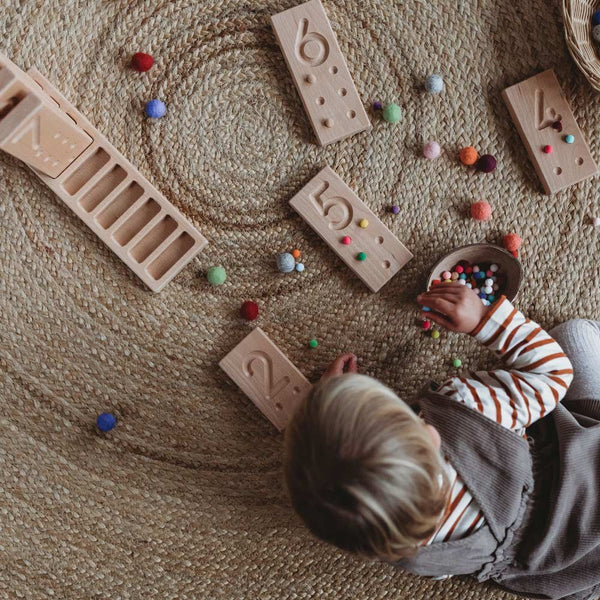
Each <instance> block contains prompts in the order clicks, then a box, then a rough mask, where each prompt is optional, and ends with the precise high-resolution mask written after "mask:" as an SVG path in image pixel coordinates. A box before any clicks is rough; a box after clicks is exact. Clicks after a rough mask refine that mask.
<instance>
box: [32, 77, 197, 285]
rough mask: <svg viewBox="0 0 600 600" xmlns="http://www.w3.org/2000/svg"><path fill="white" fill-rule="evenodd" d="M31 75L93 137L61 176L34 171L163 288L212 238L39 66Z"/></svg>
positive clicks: (129, 262)
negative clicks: (143, 172) (200, 229)
mask: <svg viewBox="0 0 600 600" xmlns="http://www.w3.org/2000/svg"><path fill="white" fill-rule="evenodd" d="M28 74H29V75H30V76H31V77H32V78H33V79H34V80H35V81H36V82H37V83H38V84H39V85H40V86H41V88H42V89H43V91H44V93H45V94H47V95H48V97H50V98H52V100H53V101H54V102H55V103H56V104H57V105H58V106H59V107H60V110H61V111H63V113H64V114H66V115H68V118H69V119H70V120H72V122H74V123H75V124H76V125H77V126H78V127H79V128H80V129H81V130H82V131H83V132H85V133H86V134H87V135H88V136H89V137H90V138H91V139H92V144H91V145H90V146H89V147H88V148H87V149H86V150H85V151H84V152H83V153H82V154H81V155H80V156H79V157H78V158H77V159H76V160H75V161H74V162H73V163H72V164H71V165H70V166H69V167H68V168H67V169H66V170H65V171H64V172H63V173H61V175H60V176H59V177H57V178H54V179H53V178H50V177H48V176H46V175H45V174H43V173H41V172H39V171H37V170H35V169H34V172H35V173H36V174H37V175H38V176H39V177H40V179H41V180H42V181H43V182H44V183H45V184H46V185H48V187H50V188H51V189H52V190H53V191H54V192H55V193H56V194H57V195H58V196H59V197H60V198H61V200H63V202H64V203H65V204H66V205H67V206H68V207H69V208H70V209H71V210H72V211H73V212H74V213H75V214H76V215H77V216H78V217H79V218H80V219H81V220H82V221H83V222H84V223H85V224H86V225H87V226H88V227H89V228H90V229H91V230H92V231H93V232H94V233H95V234H96V235H97V236H98V237H99V238H100V239H101V240H102V241H103V242H104V243H105V244H106V245H107V246H108V247H109V248H110V249H111V250H112V251H113V252H114V253H115V254H116V255H117V256H118V257H119V258H120V259H121V260H122V261H123V262H124V263H125V264H126V265H127V266H128V267H129V268H130V269H131V270H132V271H133V272H134V273H135V274H136V275H137V276H138V277H139V278H140V279H141V280H142V281H143V282H144V283H145V284H146V285H147V286H148V287H149V288H150V289H151V290H152V291H154V292H159V291H160V290H161V289H162V288H163V287H164V286H165V285H166V284H167V283H168V282H169V281H171V280H172V279H173V277H175V275H177V273H179V271H181V269H183V267H185V265H186V264H188V263H189V262H190V261H191V260H192V259H193V258H194V256H196V255H197V254H198V252H200V250H202V248H204V246H205V245H206V244H207V243H208V242H207V240H206V239H205V238H204V237H203V236H202V235H201V234H200V232H199V231H198V230H197V229H196V228H195V227H194V226H193V225H192V224H191V223H190V222H189V221H188V220H187V219H186V218H185V216H184V215H183V214H181V212H180V211H179V210H177V208H175V206H173V204H171V203H170V202H169V201H168V200H167V199H166V198H165V197H164V196H163V194H161V193H160V192H159V191H158V190H157V189H156V188H155V187H154V186H153V185H152V184H151V183H150V182H149V181H148V180H147V179H146V178H145V177H144V176H143V175H142V174H141V173H140V172H139V171H138V170H137V169H136V168H135V167H134V166H133V165H132V164H131V163H130V162H129V161H128V160H127V159H126V158H125V157H124V156H123V155H122V154H121V153H120V152H119V151H118V150H117V149H116V148H115V147H114V146H113V145H112V144H111V143H110V142H109V141H108V140H107V139H106V138H105V137H104V136H103V135H102V134H101V133H100V132H99V131H97V130H96V128H95V127H94V126H93V125H92V124H91V123H90V122H89V121H88V120H87V119H86V118H85V117H84V116H83V115H82V114H81V113H80V112H79V111H78V110H77V109H76V108H75V107H74V106H73V105H72V104H71V103H70V102H68V101H67V100H66V99H65V98H64V97H63V96H62V94H61V93H60V92H59V91H58V90H56V89H55V88H54V87H53V86H52V84H50V83H49V82H48V81H47V80H46V79H45V78H44V77H43V76H42V75H41V74H40V73H39V72H38V71H37V70H36V69H30V70H29V72H28Z"/></svg>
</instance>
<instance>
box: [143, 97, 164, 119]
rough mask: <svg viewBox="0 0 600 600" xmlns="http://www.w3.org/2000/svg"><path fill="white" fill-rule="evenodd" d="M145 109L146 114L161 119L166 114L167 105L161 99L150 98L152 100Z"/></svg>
mask: <svg viewBox="0 0 600 600" xmlns="http://www.w3.org/2000/svg"><path fill="white" fill-rule="evenodd" d="M145 111H146V115H147V116H149V117H150V118H151V119H160V118H161V117H164V116H165V113H166V112H167V107H166V106H165V103H164V102H162V101H161V100H150V102H148V103H147V104H146V108H145Z"/></svg>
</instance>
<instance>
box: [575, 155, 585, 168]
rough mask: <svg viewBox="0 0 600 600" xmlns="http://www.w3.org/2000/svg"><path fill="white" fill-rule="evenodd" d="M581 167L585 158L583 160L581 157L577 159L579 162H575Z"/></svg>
mask: <svg viewBox="0 0 600 600" xmlns="http://www.w3.org/2000/svg"><path fill="white" fill-rule="evenodd" d="M575 162H576V163H577V164H578V165H579V166H581V165H582V164H583V158H581V156H579V157H578V158H577V160H576V161H575Z"/></svg>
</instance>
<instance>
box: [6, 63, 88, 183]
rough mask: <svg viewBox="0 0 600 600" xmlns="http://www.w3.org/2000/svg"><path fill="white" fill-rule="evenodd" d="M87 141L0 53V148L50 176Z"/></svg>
mask: <svg viewBox="0 0 600 600" xmlns="http://www.w3.org/2000/svg"><path fill="white" fill-rule="evenodd" d="M91 143H92V138H91V137H90V136H89V135H87V134H86V133H85V132H84V131H82V130H81V129H80V128H79V127H77V125H76V124H75V123H73V121H72V120H71V119H69V117H68V116H67V115H65V114H64V113H63V112H62V111H61V110H60V109H59V108H58V106H56V104H54V103H53V102H52V101H51V100H50V99H49V98H48V97H47V96H46V95H45V94H44V93H43V92H42V90H40V88H39V86H38V85H37V84H36V83H35V82H34V81H33V80H32V79H31V78H30V77H29V76H28V75H27V74H26V73H24V72H23V71H21V70H20V69H19V68H18V67H17V66H16V65H15V64H14V63H12V62H11V61H10V60H9V59H8V58H7V57H6V56H4V55H3V54H0V150H4V151H5V152H8V153H9V154H12V155H13V156H15V157H16V158H18V159H20V160H22V161H23V162H25V163H27V164H28V165H29V166H30V167H33V168H35V169H38V170H39V171H40V172H42V173H44V174H45V175H47V176H48V177H52V178H54V177H58V176H59V175H60V174H61V173H62V172H63V171H64V170H65V169H66V168H67V167H68V166H69V165H71V164H72V163H73V161H74V160H75V159H76V158H77V157H78V156H80V155H81V153H82V152H83V151H84V150H85V149H86V148H87V147H89V146H90V144H91Z"/></svg>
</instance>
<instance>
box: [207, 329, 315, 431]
mask: <svg viewBox="0 0 600 600" xmlns="http://www.w3.org/2000/svg"><path fill="white" fill-rule="evenodd" d="M219 366H220V367H221V368H222V369H223V370H224V371H225V373H227V375H229V377H231V379H233V381H235V383H236V384H237V385H238V386H239V387H240V389H241V390H242V391H243V392H244V394H246V396H248V398H250V400H252V402H254V404H255V405H256V406H257V408H258V409H259V410H260V411H261V412H262V413H263V414H264V415H265V417H267V419H269V421H271V423H273V425H275V427H277V429H279V431H282V430H283V429H285V427H286V425H287V424H288V422H289V420H290V418H291V416H292V415H293V413H294V411H295V410H296V407H297V406H298V404H299V403H300V402H302V400H303V399H304V398H306V396H307V394H308V393H309V392H310V390H311V388H312V385H311V383H310V382H309V381H308V380H307V379H306V377H304V375H302V373H300V371H298V369H297V368H296V367H295V366H294V364H293V363H292V362H291V361H290V360H289V359H288V358H287V357H286V356H285V355H284V354H283V352H281V350H280V349H279V348H278V347H277V346H276V345H275V344H274V343H273V342H272V341H271V340H270V339H269V338H268V337H267V336H266V334H265V333H264V332H263V331H262V330H261V329H260V328H259V327H257V328H256V329H254V330H253V331H252V333H250V334H249V335H247V336H246V337H245V338H244V339H243V340H242V341H241V342H240V343H239V344H238V345H237V346H236V347H235V348H234V349H233V350H232V351H231V352H230V353H229V354H228V355H227V356H226V357H225V358H223V360H221V362H220V363H219Z"/></svg>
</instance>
